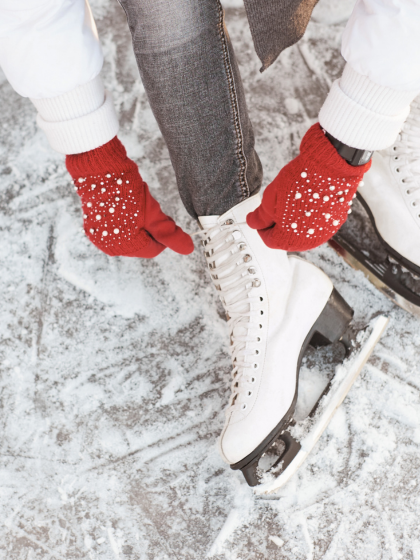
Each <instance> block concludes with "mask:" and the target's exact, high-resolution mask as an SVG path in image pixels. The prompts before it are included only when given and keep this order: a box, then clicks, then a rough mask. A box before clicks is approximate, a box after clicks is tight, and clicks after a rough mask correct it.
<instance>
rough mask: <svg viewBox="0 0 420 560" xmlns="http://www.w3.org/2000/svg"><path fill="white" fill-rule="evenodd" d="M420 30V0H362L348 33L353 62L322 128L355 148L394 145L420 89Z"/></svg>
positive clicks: (324, 112)
mask: <svg viewBox="0 0 420 560" xmlns="http://www.w3.org/2000/svg"><path fill="white" fill-rule="evenodd" d="M419 30H420V0H357V2H356V5H355V8H354V10H353V13H352V15H351V17H350V19H349V21H348V23H347V26H346V29H345V31H344V35H343V42H342V54H343V57H344V59H345V60H346V61H347V64H346V67H345V69H344V72H343V75H342V77H341V78H340V79H339V80H337V81H336V82H334V84H333V86H332V88H331V91H330V93H329V95H328V97H327V99H326V101H325V103H324V105H323V107H322V108H321V112H320V115H319V120H320V124H321V126H323V127H324V128H325V129H326V130H328V132H330V133H331V134H332V135H333V136H334V137H336V138H338V139H339V140H341V141H342V142H344V143H346V144H348V145H350V146H353V147H355V148H359V149H365V150H380V149H383V148H386V147H388V146H390V145H391V144H392V143H393V142H394V141H395V139H396V137H397V135H398V133H399V131H400V130H401V127H402V125H403V123H404V121H405V119H406V118H407V116H408V114H409V111H410V103H411V101H412V100H413V99H414V98H415V97H416V96H417V95H418V94H419V93H420V31H419Z"/></svg>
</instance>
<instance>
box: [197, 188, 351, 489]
mask: <svg viewBox="0 0 420 560" xmlns="http://www.w3.org/2000/svg"><path fill="white" fill-rule="evenodd" d="M259 204H260V195H255V196H253V197H251V198H249V199H247V200H245V201H244V202H242V203H240V204H238V205H237V206H235V207H234V208H232V209H231V210H229V211H228V212H226V213H225V214H223V215H222V216H203V217H200V218H199V221H200V224H201V226H202V228H203V231H202V239H203V245H204V251H205V256H206V260H207V263H208V267H209V272H210V275H211V278H212V280H213V282H214V284H215V286H216V289H217V290H218V291H219V293H220V299H221V301H222V303H223V306H224V308H225V310H226V314H227V317H228V328H229V333H230V351H231V355H232V363H233V372H232V375H233V381H232V394H231V397H230V401H229V406H228V408H227V411H226V422H225V426H224V428H223V431H222V434H221V436H220V441H219V444H220V451H221V455H222V457H223V459H224V460H225V461H226V462H227V463H229V464H230V465H231V467H232V468H234V469H238V468H240V469H241V470H242V471H243V473H244V475H245V478H246V479H247V481H248V483H249V484H251V485H255V484H257V480H256V478H255V476H254V475H255V472H256V468H257V464H258V460H259V458H260V457H261V455H262V454H263V453H264V452H265V451H266V450H267V449H268V448H269V447H270V445H271V444H272V442H273V441H274V440H275V439H276V438H277V436H278V435H279V434H280V433H281V432H282V431H283V430H284V429H285V428H287V425H288V423H289V422H290V420H291V418H292V415H293V412H294V408H295V404H296V400H297V381H298V370H299V366H300V361H301V358H302V354H303V350H304V348H305V347H306V346H307V344H308V343H309V341H310V340H311V339H312V337H313V335H314V334H315V333H316V332H318V333H319V334H321V335H322V336H323V337H324V339H325V341H331V342H332V341H336V340H338V339H339V338H340V337H341V336H342V335H343V333H344V331H345V330H346V328H347V326H348V323H349V322H350V320H351V317H352V312H351V310H350V308H349V307H348V306H347V304H346V303H345V302H344V300H342V298H341V297H340V296H339V294H337V292H336V291H335V290H334V289H333V285H332V283H331V281H330V279H329V278H328V277H327V276H326V275H325V274H324V273H323V272H322V271H321V270H319V269H318V268H317V267H315V266H314V265H312V264H310V263H308V262H306V261H303V260H302V259H299V258H297V257H294V256H291V257H288V256H287V253H286V252H284V251H278V250H274V249H269V248H268V247H267V246H266V245H265V244H264V243H263V241H262V240H261V238H260V236H259V235H258V233H257V232H256V231H255V230H253V229H251V228H250V227H249V226H248V225H247V224H246V221H245V220H246V216H247V214H248V213H249V212H251V211H253V210H254V209H255V208H256V207H257V206H259ZM250 465H251V466H252V468H251V467H250ZM251 471H252V472H251Z"/></svg>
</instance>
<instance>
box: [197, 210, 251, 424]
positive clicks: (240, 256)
mask: <svg viewBox="0 0 420 560" xmlns="http://www.w3.org/2000/svg"><path fill="white" fill-rule="evenodd" d="M238 225H240V224H238V223H236V224H235V223H233V221H232V220H227V222H225V224H223V225H220V224H217V225H216V226H214V227H211V228H208V229H203V230H202V231H201V232H200V235H201V238H202V244H203V246H204V248H205V254H206V257H207V259H208V260H211V259H213V260H212V262H209V269H210V274H211V276H212V279H213V282H214V283H215V285H216V289H217V290H219V291H220V299H221V301H222V304H223V307H224V309H225V311H226V316H227V319H228V328H229V334H230V348H229V350H230V354H231V359H232V364H233V369H232V378H233V380H232V384H231V391H232V392H231V396H230V400H229V406H228V409H227V410H226V414H230V413H231V412H232V411H233V410H235V409H238V408H241V409H242V410H245V409H246V408H247V404H246V399H247V398H248V397H250V396H251V395H252V387H253V384H254V383H255V381H256V369H257V368H258V363H255V360H252V357H255V355H256V354H258V353H259V351H258V349H256V348H253V347H252V346H254V345H256V344H257V343H258V342H260V340H261V339H260V336H258V335H259V331H260V328H261V326H260V324H259V317H260V314H261V311H260V310H259V309H258V307H259V305H258V303H259V302H260V301H261V297H259V296H253V295H252V294H251V292H252V289H253V288H254V287H258V286H259V285H260V280H259V279H258V278H255V277H254V278H252V277H251V276H250V275H254V274H255V272H256V270H255V268H254V267H253V266H250V261H251V260H252V257H251V256H250V255H249V254H248V253H247V252H246V251H245V249H246V243H245V242H244V241H243V240H242V241H241V240H240V238H241V237H242V235H241V233H240V231H239V230H238V229H237V226H238ZM254 343H255V344H254Z"/></svg>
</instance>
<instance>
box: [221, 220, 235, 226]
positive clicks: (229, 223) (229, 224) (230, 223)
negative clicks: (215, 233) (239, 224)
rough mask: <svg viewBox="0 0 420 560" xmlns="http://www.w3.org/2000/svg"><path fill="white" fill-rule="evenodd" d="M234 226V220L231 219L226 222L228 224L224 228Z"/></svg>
mask: <svg viewBox="0 0 420 560" xmlns="http://www.w3.org/2000/svg"><path fill="white" fill-rule="evenodd" d="M232 224H233V220H232V219H229V220H226V222H225V223H224V224H223V225H224V226H231V225H232Z"/></svg>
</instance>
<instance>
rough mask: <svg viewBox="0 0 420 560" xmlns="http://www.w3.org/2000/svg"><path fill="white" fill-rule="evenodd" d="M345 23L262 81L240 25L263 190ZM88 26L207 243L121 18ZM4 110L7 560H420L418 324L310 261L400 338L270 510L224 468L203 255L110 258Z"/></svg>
mask: <svg viewBox="0 0 420 560" xmlns="http://www.w3.org/2000/svg"><path fill="white" fill-rule="evenodd" d="M237 4H240V3H239V2H238V3H237ZM349 6H350V7H351V2H347V1H346V2H344V1H342V0H340V2H339V1H338V0H337V1H336V2H328V1H326V0H321V2H320V3H319V6H318V8H317V10H316V12H315V15H314V21H312V22H311V24H310V26H309V29H308V33H307V34H306V36H305V38H304V39H303V40H302V41H301V42H300V43H299V44H298V45H297V46H295V47H293V48H291V49H290V50H288V51H287V52H285V53H284V54H283V55H282V56H281V59H280V60H279V61H278V62H277V63H276V64H275V65H274V66H273V67H271V68H270V69H269V70H268V71H267V72H265V73H264V74H260V73H259V67H260V63H259V61H258V60H257V58H256V56H255V54H254V52H253V50H252V43H251V37H250V34H249V31H248V29H247V26H246V19H245V14H244V11H243V8H241V6H240V5H239V7H238V6H236V7H235V6H231V7H229V6H227V12H226V13H227V25H228V28H229V31H230V35H231V37H232V40H233V43H234V45H235V47H236V50H237V53H238V58H239V62H240V64H241V69H242V73H243V78H244V83H245V89H246V95H247V99H248V102H249V110H250V114H251V117H252V120H253V122H254V127H255V133H256V140H257V147H258V151H259V154H260V156H261V159H262V161H263V164H264V169H265V182H264V184H267V183H268V182H269V181H270V180H271V179H272V178H273V177H274V176H275V175H276V173H277V172H278V170H279V169H280V167H281V166H282V165H283V164H284V163H286V162H287V161H288V160H289V159H290V158H291V157H293V156H294V155H295V154H296V153H297V150H298V146H299V141H300V139H301V137H302V135H303V133H304V132H305V131H306V129H307V128H308V127H309V125H311V124H312V123H313V122H314V121H315V119H316V116H317V112H318V110H319V108H320V106H321V104H322V101H323V99H324V97H325V95H326V93H327V91H328V87H329V84H330V83H331V82H332V81H333V80H334V79H335V78H336V77H337V76H339V74H340V72H341V68H342V64H343V62H342V60H341V58H340V55H339V46H340V36H341V33H342V29H343V21H345V18H346V17H347V16H348V13H349ZM92 9H93V12H94V14H95V17H96V20H97V24H98V29H99V33H100V35H101V37H102V42H103V45H104V52H105V59H106V62H105V67H104V77H105V81H106V85H107V88H108V89H109V90H111V91H112V93H113V95H114V98H115V100H116V104H117V108H118V110H119V113H120V116H121V119H120V120H121V134H120V136H121V138H122V140H123V141H124V143H125V145H126V146H127V149H128V151H129V154H130V155H131V156H132V157H133V158H135V160H136V161H137V162H138V164H139V165H140V168H141V170H142V173H143V176H144V177H145V179H146V180H147V181H148V182H149V184H150V188H151V190H152V192H153V193H154V194H155V195H156V196H157V197H158V198H159V199H160V201H161V202H162V205H163V207H164V209H165V210H166V211H167V212H169V213H170V214H171V215H172V216H173V217H174V218H176V219H177V220H178V221H179V222H180V223H181V224H182V225H183V226H184V227H185V228H186V229H188V230H189V231H196V228H197V226H196V224H195V223H193V222H192V220H191V219H190V218H189V217H188V216H187V214H186V212H185V210H184V209H183V207H182V204H181V203H180V201H179V197H178V194H177V191H176V186H175V180H174V174H173V171H172V168H171V165H170V161H169V157H168V153H167V151H166V148H165V145H164V143H163V141H162V138H161V136H160V133H159V129H158V127H157V125H156V123H155V121H154V118H153V115H152V113H151V111H150V108H149V106H148V103H147V100H146V97H145V93H144V89H143V87H142V85H141V83H140V81H139V79H138V73H137V69H136V65H135V61H134V58H133V55H132V52H131V46H130V38H129V32H128V29H127V25H126V21H125V17H124V13H123V11H122V10H121V8H120V7H119V6H118V4H117V2H114V1H111V0H94V1H93V2H92ZM330 16H331V17H330ZM333 16H334V18H335V19H334V20H333V21H334V22H338V23H334V24H332V23H331V21H332V17H333ZM0 98H1V103H0V107H1V111H2V119H1V123H0V127H1V128H0V138H1V144H0V176H1V182H0V231H1V236H2V243H1V244H0V267H1V274H0V291H1V296H0V297H1V323H0V391H1V393H0V394H1V419H2V423H1V434H2V437H1V464H0V501H1V510H0V511H1V518H0V519H1V524H0V558H1V560H6V559H7V560H39V559H42V560H44V559H45V560H47V559H50V558H51V559H53V558H55V559H65V560H76V559H83V560H85V559H86V560H115V559H119V560H125V559H133V560H134V559H135V560H152V559H153V560H166V559H168V560H169V559H170V560H173V559H177V560H204V559H206V558H211V559H213V560H224V559H227V560H283V559H287V560H309V559H311V560H319V559H324V560H337V559H351V560H365V559H366V558H369V560H379V559H381V560H382V559H384V560H388V559H389V560H398V559H404V560H419V559H420V540H419V522H418V520H419V517H420V491H419V489H420V480H419V474H418V473H419V472H420V428H419V421H420V399H419V395H420V378H419V366H418V363H419V357H420V352H419V344H420V329H419V322H418V320H416V319H415V318H413V317H410V316H409V315H408V314H407V313H405V312H403V311H401V310H399V309H398V308H396V307H395V306H393V305H392V304H391V303H390V302H389V301H388V300H387V299H385V297H384V296H382V295H380V294H379V293H377V292H376V291H375V289H374V288H373V287H372V286H371V285H370V284H369V283H368V282H367V281H366V280H365V279H364V277H363V275H362V274H361V273H356V272H354V271H353V270H352V269H350V268H349V267H348V266H347V265H345V264H344V263H343V262H341V261H340V260H339V259H338V257H337V256H336V254H335V253H334V252H333V250H332V249H330V248H328V247H327V246H325V247H322V248H320V249H319V250H315V251H312V252H310V253H309V254H308V255H307V257H308V258H309V259H310V260H312V261H313V262H314V263H316V264H317V265H319V266H320V267H322V268H323V269H324V270H325V271H326V272H327V273H328V274H329V275H330V276H331V277H332V278H333V280H334V282H335V285H336V286H337V288H338V289H339V290H340V292H341V293H342V295H343V296H344V297H345V298H346V299H347V300H348V301H349V303H350V304H351V305H352V306H354V308H355V311H356V319H357V321H360V322H363V320H364V318H366V317H369V316H371V315H373V314H374V313H377V312H378V311H385V312H387V313H388V314H389V316H390V319H391V322H390V326H389V328H388V330H387V332H386V334H385V336H384V337H383V339H382V340H381V342H380V344H379V345H378V347H377V349H376V351H375V353H374V355H373V357H372V358H371V359H370V361H369V363H368V365H367V366H366V367H365V369H364V371H363V373H362V375H361V377H360V379H359V381H358V382H357V384H356V385H355V386H354V387H353V389H352V391H351V393H350V394H349V396H348V398H347V399H346V400H345V401H344V404H343V405H342V407H341V408H340V410H339V412H338V413H337V415H336V416H335V418H334V420H333V422H332V423H331V425H330V427H329V429H328V430H327V432H326V433H325V434H324V436H323V437H322V438H321V439H320V441H319V443H318V445H317V447H316V448H315V450H314V452H313V454H312V455H311V456H310V457H309V459H308V462H307V463H306V464H305V465H304V466H303V467H302V469H301V471H300V472H299V474H298V476H297V477H295V478H294V479H293V480H292V481H291V482H290V484H288V485H287V486H286V487H285V488H284V489H283V490H282V491H281V493H280V495H279V496H278V497H276V498H275V499H262V498H255V497H254V496H253V494H252V492H251V491H250V489H249V488H248V487H247V485H246V483H245V481H244V480H243V478H242V475H241V474H240V473H238V472H233V471H231V470H230V469H229V468H228V467H227V466H226V465H225V464H224V463H223V462H222V460H221V459H220V457H219V455H218V452H217V447H216V438H217V436H218V434H219V432H220V429H221V427H222V425H223V409H224V407H225V405H226V402H227V399H228V391H229V389H228V388H229V384H230V381H229V370H230V364H229V358H228V354H227V351H226V343H227V339H226V324H225V321H224V319H223V316H222V314H221V310H220V307H219V306H218V305H217V297H216V295H215V294H214V293H213V291H212V287H211V286H210V284H209V281H208V279H207V276H206V271H205V267H204V258H203V257H202V255H201V253H200V250H199V248H198V247H197V250H196V252H195V253H194V254H193V255H192V256H190V257H180V256H179V255H176V254H175V253H171V252H169V251H165V252H164V253H162V254H161V255H160V256H159V257H158V258H157V259H155V260H153V261H141V260H133V259H132V260H130V259H123V258H116V259H111V258H108V257H106V256H105V255H103V254H101V253H99V252H98V251H97V250H96V249H95V248H94V247H93V246H91V245H90V244H89V242H88V241H87V240H86V239H85V238H84V236H83V234H82V231H81V227H82V216H81V212H80V208H79V202H78V198H77V196H76V194H75V193H74V190H73V189H72V185H71V182H70V180H69V177H68V175H67V173H66V171H65V168H64V165H63V158H62V157H61V156H60V155H59V154H55V153H54V152H52V151H51V150H50V148H49V147H48V145H47V142H46V140H45V138H44V136H43V134H42V133H41V132H39V131H38V130H37V128H36V124H35V113H34V110H33V107H32V106H31V104H30V102H29V101H28V100H26V99H22V98H20V97H19V96H18V95H17V94H15V93H14V92H13V90H12V89H11V87H10V86H9V85H8V84H7V82H6V81H5V79H4V77H3V76H0ZM324 357H325V359H326V362H328V368H329V369H328V371H327V372H325V371H323V370H321V369H320V367H319V360H316V359H315V358H314V355H313V354H310V355H309V356H308V357H307V360H306V361H305V363H304V374H303V376H302V383H301V392H302V393H304V398H303V399H302V400H301V402H300V407H301V408H300V410H301V411H305V410H308V409H309V408H310V407H311V403H312V401H313V400H314V399H315V398H316V394H315V393H316V392H317V391H319V390H320V389H321V388H322V383H323V382H325V380H326V379H327V378H328V375H329V374H330V373H331V371H330V369H331V365H330V357H331V356H330V354H329V353H328V351H324ZM305 388H306V390H305ZM280 543H283V544H281V545H280Z"/></svg>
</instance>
